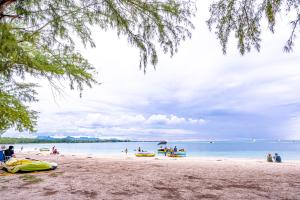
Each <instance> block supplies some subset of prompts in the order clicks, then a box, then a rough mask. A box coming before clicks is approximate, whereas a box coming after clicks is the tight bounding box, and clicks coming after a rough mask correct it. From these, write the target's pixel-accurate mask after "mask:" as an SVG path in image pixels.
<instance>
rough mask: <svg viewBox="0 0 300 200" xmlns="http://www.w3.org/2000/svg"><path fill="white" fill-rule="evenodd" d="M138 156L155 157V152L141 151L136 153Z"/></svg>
mask: <svg viewBox="0 0 300 200" xmlns="http://www.w3.org/2000/svg"><path fill="white" fill-rule="evenodd" d="M135 156H136V157H154V156H155V153H148V152H141V153H136V154H135Z"/></svg>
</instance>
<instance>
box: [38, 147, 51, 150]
mask: <svg viewBox="0 0 300 200" xmlns="http://www.w3.org/2000/svg"><path fill="white" fill-rule="evenodd" d="M40 151H50V149H49V148H46V147H43V148H40Z"/></svg>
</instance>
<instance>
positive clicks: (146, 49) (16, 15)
mask: <svg viewBox="0 0 300 200" xmlns="http://www.w3.org/2000/svg"><path fill="white" fill-rule="evenodd" d="M194 12H195V6H194V3H193V2H191V1H184V0H0V135H1V133H3V132H4V131H6V130H7V129H9V128H13V127H14V128H15V129H16V130H18V131H30V132H32V131H35V127H36V123H37V113H36V112H35V111H33V110H31V109H30V108H29V107H28V106H26V105H27V103H26V102H33V101H37V98H36V96H37V94H36V92H35V87H36V85H34V84H31V83H27V82H26V79H25V77H28V76H33V77H35V78H41V79H47V80H48V81H50V83H54V81H56V80H68V81H69V83H70V88H71V89H78V90H79V91H80V94H81V91H82V90H83V88H84V86H87V87H91V86H92V85H93V84H95V83H97V81H96V80H95V78H94V74H95V70H94V68H93V66H91V64H90V63H89V62H88V61H87V60H86V59H85V58H84V57H83V56H82V55H81V54H80V53H78V52H77V51H76V49H75V41H74V38H73V37H74V35H76V37H78V38H80V40H81V42H82V43H83V45H84V46H85V47H87V46H89V47H95V43H94V41H93V38H92V35H91V28H92V27H93V26H97V27H100V28H101V29H102V30H103V31H105V30H108V29H112V30H115V31H116V32H117V34H118V35H119V36H125V37H127V39H128V42H129V43H130V44H131V45H132V46H134V47H137V48H138V49H139V50H140V68H141V69H143V70H144V71H146V68H147V65H148V64H152V65H153V66H155V65H156V64H157V62H158V56H157V46H159V47H160V48H162V49H163V51H164V52H165V53H170V55H173V54H174V53H176V52H177V49H178V45H180V43H181V41H183V40H185V39H186V38H188V37H191V32H190V30H191V29H193V24H192V23H191V21H190V18H191V17H192V16H193V15H194ZM104 48H105V47H104Z"/></svg>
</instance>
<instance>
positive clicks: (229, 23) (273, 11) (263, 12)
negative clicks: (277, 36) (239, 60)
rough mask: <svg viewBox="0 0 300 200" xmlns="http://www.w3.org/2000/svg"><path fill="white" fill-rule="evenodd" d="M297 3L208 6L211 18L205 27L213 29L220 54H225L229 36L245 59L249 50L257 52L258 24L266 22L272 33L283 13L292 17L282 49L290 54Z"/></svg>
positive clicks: (257, 0) (272, 0)
mask: <svg viewBox="0 0 300 200" xmlns="http://www.w3.org/2000/svg"><path fill="white" fill-rule="evenodd" d="M299 6H300V0H218V1H216V2H214V3H213V4H211V6H210V14H211V15H210V18H209V19H208V20H207V24H208V27H209V29H210V30H212V29H213V28H214V29H215V30H216V31H215V33H216V35H217V38H218V39H219V41H220V43H221V46H222V50H223V53H224V54H226V50H227V43H228V39H229V37H230V34H231V33H234V36H235V38H236V39H237V43H238V44H237V48H238V49H239V51H240V53H241V54H242V55H244V54H245V53H246V52H250V51H251V49H252V48H254V49H256V50H257V51H260V48H261V45H260V44H261V32H262V31H261V30H262V28H261V24H262V20H263V19H266V21H267V24H268V29H269V30H270V31H271V32H272V33H274V32H275V24H276V19H277V18H278V17H280V16H279V14H280V13H282V12H285V13H286V17H288V14H290V17H291V16H294V18H293V19H291V20H290V24H291V34H290V36H289V38H288V40H287V42H286V44H285V46H284V51H286V52H290V51H292V50H293V46H294V40H295V38H296V31H297V30H299V23H300V10H299Z"/></svg>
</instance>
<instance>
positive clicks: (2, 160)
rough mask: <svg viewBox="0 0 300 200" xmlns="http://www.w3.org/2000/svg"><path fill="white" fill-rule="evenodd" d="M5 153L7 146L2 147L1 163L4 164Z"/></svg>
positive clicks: (0, 153)
mask: <svg viewBox="0 0 300 200" xmlns="http://www.w3.org/2000/svg"><path fill="white" fill-rule="evenodd" d="M4 151H5V146H4V145H3V146H1V149H0V163H1V162H4V160H5V155H4Z"/></svg>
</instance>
